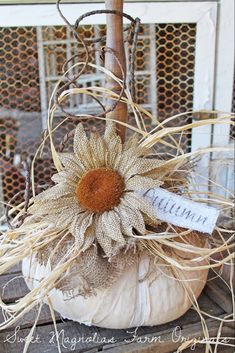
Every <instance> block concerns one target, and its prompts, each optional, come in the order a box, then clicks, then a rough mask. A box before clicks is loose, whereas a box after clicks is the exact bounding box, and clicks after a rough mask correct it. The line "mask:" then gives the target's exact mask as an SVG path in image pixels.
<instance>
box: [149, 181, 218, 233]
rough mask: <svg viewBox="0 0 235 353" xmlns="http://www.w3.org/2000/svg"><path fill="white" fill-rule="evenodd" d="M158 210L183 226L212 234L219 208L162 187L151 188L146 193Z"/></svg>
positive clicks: (160, 214) (166, 220) (163, 219)
mask: <svg viewBox="0 0 235 353" xmlns="http://www.w3.org/2000/svg"><path fill="white" fill-rule="evenodd" d="M144 197H145V198H147V199H148V200H149V201H150V202H151V204H152V205H153V206H154V208H155V210H156V215H157V217H158V218H159V219H160V220H161V221H165V222H168V223H171V224H174V225H175V226H179V227H182V228H187V229H192V230H198V231H200V232H202V233H209V234H211V233H212V232H213V230H214V228H215V225H216V221H217V218H218V216H219V210H218V209H216V208H214V207H210V206H207V205H204V204H202V203H198V202H196V201H191V200H188V199H186V198H184V197H182V196H179V195H176V194H173V193H171V192H169V191H166V190H164V189H161V188H156V189H149V190H148V191H146V192H145V193H144Z"/></svg>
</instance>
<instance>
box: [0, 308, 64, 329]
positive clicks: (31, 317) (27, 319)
mask: <svg viewBox="0 0 235 353" xmlns="http://www.w3.org/2000/svg"><path fill="white" fill-rule="evenodd" d="M37 314H38V309H37V308H34V309H32V310H31V311H30V312H28V313H27V314H25V315H24V317H22V318H21V319H20V320H19V321H17V322H16V323H14V324H13V325H11V327H10V328H8V329H6V331H13V330H14V329H15V328H16V327H17V326H20V328H21V329H24V328H30V327H32V326H33V324H34V322H35V319H36V317H37ZM55 319H56V322H61V321H62V320H63V319H62V318H61V316H60V314H58V313H57V312H55ZM0 322H1V323H2V322H4V315H3V313H2V312H0ZM52 322H53V321H52V318H51V314H50V309H49V307H48V305H46V304H45V305H43V307H42V309H41V313H40V317H39V319H38V325H46V324H51V323H52Z"/></svg>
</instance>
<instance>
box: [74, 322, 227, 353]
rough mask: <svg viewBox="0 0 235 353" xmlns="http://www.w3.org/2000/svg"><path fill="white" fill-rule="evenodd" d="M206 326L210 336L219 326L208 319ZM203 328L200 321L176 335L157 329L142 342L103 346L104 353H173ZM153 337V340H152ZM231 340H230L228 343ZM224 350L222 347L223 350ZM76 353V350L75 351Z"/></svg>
mask: <svg viewBox="0 0 235 353" xmlns="http://www.w3.org/2000/svg"><path fill="white" fill-rule="evenodd" d="M207 327H208V329H209V333H210V336H216V334H217V330H218V327H219V322H218V321H215V320H212V319H208V320H207ZM203 336H204V335H203V330H202V327H201V324H200V323H196V324H193V325H185V326H183V327H182V329H181V331H179V332H178V335H174V334H173V335H172V332H170V331H169V330H168V331H164V332H161V331H158V332H157V333H156V336H153V335H144V336H142V337H139V339H141V338H142V341H143V342H142V343H140V342H138V341H137V342H133V343H129V344H127V343H125V342H123V343H122V344H121V343H120V344H119V345H118V346H116V347H107V346H106V347H104V348H108V349H106V350H105V349H104V351H105V352H106V353H156V352H157V353H173V352H175V351H176V350H177V348H178V347H179V346H180V345H181V344H182V343H183V342H184V341H186V340H188V339H195V338H197V337H201V338H203ZM223 336H227V337H231V336H233V328H231V327H226V326H225V327H224V329H223ZM154 339H155V341H154ZM232 343H233V342H232V341H231V340H230V344H232ZM190 348H191V352H192V351H193V350H192V348H193V343H192V346H191V347H190ZM232 349H234V348H232V347H229V349H227V350H228V353H232V352H233V350H232ZM203 351H204V350H203V346H201V351H200V349H199V350H198V352H200V353H201V352H203ZM224 351H225V350H224V349H223V352H224ZM77 353H78V352H77Z"/></svg>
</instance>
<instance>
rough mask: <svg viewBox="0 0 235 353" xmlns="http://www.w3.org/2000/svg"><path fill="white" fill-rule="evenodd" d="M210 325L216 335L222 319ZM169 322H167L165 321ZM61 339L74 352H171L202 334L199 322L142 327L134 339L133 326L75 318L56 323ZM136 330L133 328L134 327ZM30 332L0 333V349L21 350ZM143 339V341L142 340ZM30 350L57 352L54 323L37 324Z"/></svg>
mask: <svg viewBox="0 0 235 353" xmlns="http://www.w3.org/2000/svg"><path fill="white" fill-rule="evenodd" d="M207 325H208V328H209V332H210V335H211V336H215V335H216V332H217V330H218V325H219V322H216V321H215V320H212V319H208V320H207ZM166 326H167V325H166ZM57 329H58V333H59V341H60V345H61V351H62V353H65V352H71V351H73V352H74V353H81V352H89V351H91V352H93V348H94V349H95V351H96V350H97V349H98V351H100V350H102V349H103V351H104V352H105V353H156V352H157V353H169V352H172V351H174V350H175V349H177V347H178V346H179V345H180V344H181V341H182V342H183V341H184V339H188V338H189V339H194V338H195V337H203V332H202V328H201V324H200V323H198V322H197V323H195V324H187V325H183V326H182V327H181V331H178V335H176V334H174V333H173V332H175V328H173V329H172V328H171V329H169V328H167V327H165V329H161V327H155V328H151V329H152V332H151V333H149V332H148V331H149V330H148V328H140V329H139V330H138V333H137V335H138V339H139V342H132V341H133V333H130V331H131V330H108V329H102V328H96V327H87V326H84V325H79V324H76V323H73V322H69V321H67V322H64V323H59V324H58V325H57ZM131 332H133V331H131ZM28 333H29V329H23V330H21V331H19V332H18V331H17V332H16V333H15V332H13V331H12V332H11V333H1V334H0V342H1V343H2V345H1V353H8V352H11V353H16V352H17V353H18V352H22V350H23V346H24V339H25V337H26V336H27V334H28ZM232 335H233V328H229V327H225V328H224V331H223V336H227V337H231V336H232ZM140 339H141V340H142V343H140ZM28 352H29V353H44V352H50V353H55V352H56V353H57V343H56V335H55V331H54V327H53V325H45V326H39V327H37V330H36V332H35V334H34V338H33V341H32V343H31V345H30V348H29V351H28Z"/></svg>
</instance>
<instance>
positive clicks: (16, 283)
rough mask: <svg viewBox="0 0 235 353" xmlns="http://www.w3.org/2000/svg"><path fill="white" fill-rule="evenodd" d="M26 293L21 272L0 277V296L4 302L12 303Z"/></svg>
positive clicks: (26, 289)
mask: <svg viewBox="0 0 235 353" xmlns="http://www.w3.org/2000/svg"><path fill="white" fill-rule="evenodd" d="M28 291H29V290H28V288H27V285H26V283H25V281H24V278H23V276H22V273H21V272H19V273H10V274H6V275H2V276H0V294H1V297H2V299H3V301H4V302H6V303H12V302H14V301H15V300H17V299H19V298H21V297H23V296H24V295H25V294H26V293H28Z"/></svg>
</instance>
